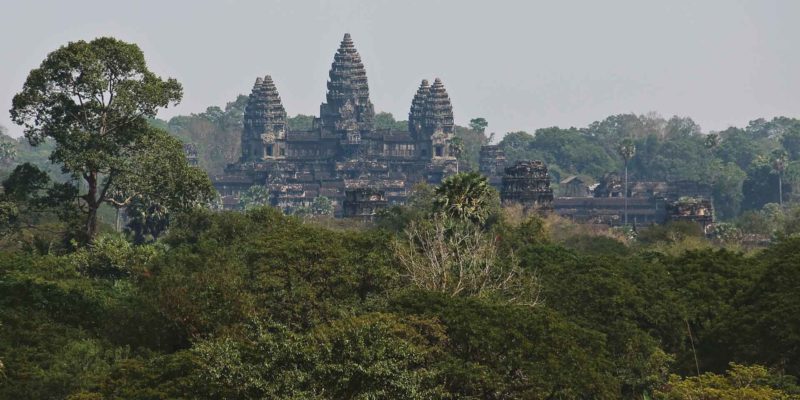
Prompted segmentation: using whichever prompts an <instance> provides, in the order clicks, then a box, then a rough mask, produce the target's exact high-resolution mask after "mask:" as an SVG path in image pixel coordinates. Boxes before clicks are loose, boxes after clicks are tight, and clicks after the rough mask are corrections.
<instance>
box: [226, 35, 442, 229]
mask: <svg viewBox="0 0 800 400" xmlns="http://www.w3.org/2000/svg"><path fill="white" fill-rule="evenodd" d="M329 78H330V80H329V81H328V85H327V94H326V97H325V100H326V102H325V103H322V104H321V105H320V114H319V117H318V118H315V119H314V122H313V124H312V128H311V129H310V130H307V131H296V130H291V129H289V128H288V125H287V119H286V111H285V110H284V108H283V105H282V103H281V98H280V95H279V94H278V90H277V88H276V86H275V83H274V82H273V81H272V78H271V77H269V76H267V77H265V78H263V79H261V78H259V79H257V80H256V83H255V85H254V86H253V90H252V92H251V94H250V97H249V101H248V104H247V108H246V110H245V115H244V130H243V132H242V156H241V159H240V161H239V162H238V163H235V164H231V165H229V166H228V167H227V168H226V170H225V174H224V175H222V176H218V177H215V178H214V184H215V186H216V187H217V189H218V190H219V192H220V193H221V194H222V196H223V197H224V198H225V197H228V198H229V199H228V200H229V201H227V202H226V204H235V202H234V201H231V200H230V198H235V197H237V196H238V194H239V193H241V191H243V190H246V189H247V188H249V187H250V186H253V185H264V186H267V187H268V188H269V192H270V201H271V203H272V204H273V205H275V206H278V207H281V208H283V209H286V210H291V209H294V208H297V207H301V206H308V205H310V203H311V202H312V201H313V200H314V198H315V197H317V196H326V197H328V198H330V199H331V200H332V201H333V204H334V206H335V208H336V215H339V216H341V215H342V214H343V203H344V200H345V192H346V190H348V189H356V188H365V187H366V188H372V189H375V190H378V191H383V193H384V196H385V199H386V201H387V202H388V203H389V204H401V203H403V202H404V201H405V199H406V197H407V195H408V192H409V191H410V189H411V188H412V187H413V186H414V185H415V184H416V183H419V182H428V183H431V184H438V183H439V182H441V180H442V178H444V177H446V176H449V175H452V174H454V173H455V171H456V170H457V161H456V159H455V157H454V156H453V155H452V154H451V150H450V142H451V140H452V139H453V136H454V130H453V127H454V124H453V107H452V105H451V102H450V97H449V96H448V94H447V91H446V90H445V88H444V85H443V84H442V81H441V80H439V79H438V78H437V79H435V80H434V82H433V85H430V84H429V82H428V81H427V80H423V81H422V84H421V85H420V87H419V89H418V90H417V92H416V94H415V95H414V97H413V100H412V102H411V108H410V112H409V126H408V130H402V131H396V130H392V129H376V128H375V123H374V118H375V110H374V107H373V105H372V102H371V101H370V97H369V85H368V81H367V74H366V70H365V68H364V64H363V62H362V60H361V56H360V55H359V53H358V51H357V50H356V48H355V46H354V45H353V40H352V38H351V37H350V35H349V34H345V35H344V38H343V39H342V42H341V44H340V46H339V49H338V51H337V52H336V54H335V55H334V59H333V63H332V64H331V70H330V73H329Z"/></svg>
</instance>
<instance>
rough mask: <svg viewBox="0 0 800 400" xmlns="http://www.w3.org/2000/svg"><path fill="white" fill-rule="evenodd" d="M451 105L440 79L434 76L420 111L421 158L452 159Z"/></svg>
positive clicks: (419, 145) (452, 130) (452, 123)
mask: <svg viewBox="0 0 800 400" xmlns="http://www.w3.org/2000/svg"><path fill="white" fill-rule="evenodd" d="M454 125H455V124H454V122H453V105H452V104H451V103H450V96H448V95H447V90H445V88H444V85H443V84H442V81H441V80H440V79H439V78H436V79H435V80H434V81H433V85H432V86H431V87H430V90H429V93H428V96H427V97H426V98H425V102H424V108H423V112H422V135H420V137H419V139H418V142H417V143H418V144H417V147H418V148H419V151H420V153H419V155H420V157H421V158H423V159H432V160H453V159H455V157H453V155H452V154H450V140H451V139H452V138H453V135H454Z"/></svg>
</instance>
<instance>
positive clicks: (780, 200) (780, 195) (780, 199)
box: [778, 172, 783, 207]
mask: <svg viewBox="0 0 800 400" xmlns="http://www.w3.org/2000/svg"><path fill="white" fill-rule="evenodd" d="M781 175H783V174H781V173H780V172H779V173H778V204H780V205H781V207H783V179H782V178H783V177H782V176H781Z"/></svg>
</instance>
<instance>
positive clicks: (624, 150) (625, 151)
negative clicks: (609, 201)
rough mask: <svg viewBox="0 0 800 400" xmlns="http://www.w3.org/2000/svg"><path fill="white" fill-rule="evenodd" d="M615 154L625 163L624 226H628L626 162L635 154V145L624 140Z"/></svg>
mask: <svg viewBox="0 0 800 400" xmlns="http://www.w3.org/2000/svg"><path fill="white" fill-rule="evenodd" d="M617 152H618V153H619V155H620V156H621V157H622V161H623V162H624V163H625V193H624V199H625V200H624V202H625V225H628V162H629V161H630V160H631V158H633V155H634V154H636V145H635V144H634V143H633V140H631V139H625V140H623V141H622V142H621V143H620V144H619V146H618V147H617Z"/></svg>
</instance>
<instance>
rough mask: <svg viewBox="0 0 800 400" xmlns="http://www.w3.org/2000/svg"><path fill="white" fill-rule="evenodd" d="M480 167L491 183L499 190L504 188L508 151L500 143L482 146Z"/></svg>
mask: <svg viewBox="0 0 800 400" xmlns="http://www.w3.org/2000/svg"><path fill="white" fill-rule="evenodd" d="M478 169H479V171H480V173H481V174H483V176H485V177H486V179H488V180H489V184H490V185H492V186H493V187H494V188H495V189H497V190H498V191H499V190H501V189H502V184H503V172H505V169H506V153H505V151H503V149H502V148H501V147H500V146H498V145H485V146H481V151H480V154H479V156H478Z"/></svg>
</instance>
